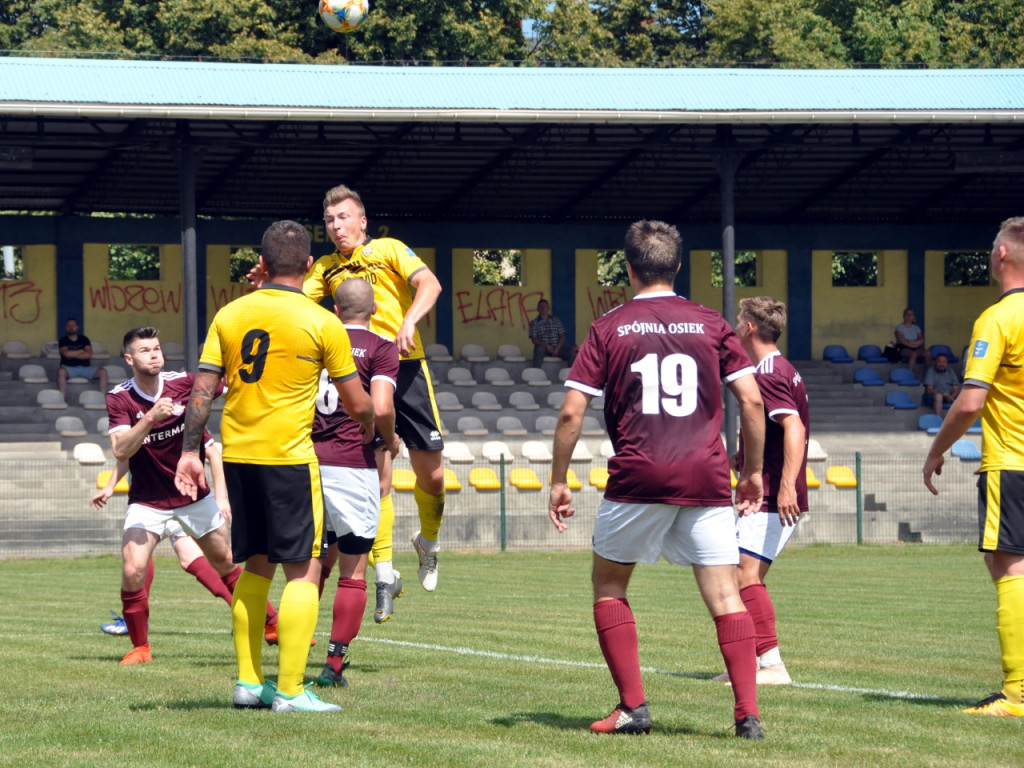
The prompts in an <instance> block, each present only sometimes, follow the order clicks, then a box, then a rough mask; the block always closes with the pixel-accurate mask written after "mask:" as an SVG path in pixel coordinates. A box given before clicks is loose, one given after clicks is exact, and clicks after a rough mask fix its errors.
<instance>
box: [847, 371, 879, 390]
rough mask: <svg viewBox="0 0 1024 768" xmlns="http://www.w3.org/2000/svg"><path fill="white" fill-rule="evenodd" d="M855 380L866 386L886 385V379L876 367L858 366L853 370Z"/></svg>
mask: <svg viewBox="0 0 1024 768" xmlns="http://www.w3.org/2000/svg"><path fill="white" fill-rule="evenodd" d="M853 380H854V381H855V382H857V383H858V384H860V385H862V386H865V387H884V386H885V381H884V380H883V379H882V377H881V376H879V375H878V371H876V370H875V369H874V368H858V369H857V370H856V371H854V372H853Z"/></svg>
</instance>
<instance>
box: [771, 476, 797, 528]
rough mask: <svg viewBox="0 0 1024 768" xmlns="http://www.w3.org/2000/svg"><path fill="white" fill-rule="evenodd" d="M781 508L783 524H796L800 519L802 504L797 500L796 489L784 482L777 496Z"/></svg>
mask: <svg viewBox="0 0 1024 768" xmlns="http://www.w3.org/2000/svg"><path fill="white" fill-rule="evenodd" d="M776 506H778V508H779V522H780V523H782V524H783V525H796V523H797V520H799V519H800V505H799V504H797V502H796V489H795V488H793V487H792V486H788V485H786V484H783V485H782V486H781V487H780V488H779V494H778V496H777V497H776Z"/></svg>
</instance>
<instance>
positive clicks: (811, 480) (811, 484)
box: [807, 467, 821, 488]
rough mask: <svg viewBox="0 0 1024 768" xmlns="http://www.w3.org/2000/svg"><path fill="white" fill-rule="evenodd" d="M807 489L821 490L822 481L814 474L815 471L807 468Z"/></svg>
mask: <svg viewBox="0 0 1024 768" xmlns="http://www.w3.org/2000/svg"><path fill="white" fill-rule="evenodd" d="M807 487H808V488H821V480H819V479H818V476H817V475H816V474H814V470H813V469H811V468H810V467H808V468H807Z"/></svg>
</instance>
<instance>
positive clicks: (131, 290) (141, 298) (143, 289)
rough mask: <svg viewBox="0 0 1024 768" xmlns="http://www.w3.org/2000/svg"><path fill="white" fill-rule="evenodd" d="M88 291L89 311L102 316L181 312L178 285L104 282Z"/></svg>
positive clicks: (89, 288)
mask: <svg viewBox="0 0 1024 768" xmlns="http://www.w3.org/2000/svg"><path fill="white" fill-rule="evenodd" d="M87 290H88V292H89V304H90V307H91V308H92V309H98V310H101V311H104V312H133V313H134V312H144V313H147V314H165V313H168V312H170V313H172V314H179V313H180V312H181V283H178V284H177V285H174V286H168V285H160V284H153V283H128V282H121V281H116V282H113V283H112V282H110V280H108V279H107V278H104V279H103V282H102V283H101V284H100V285H97V286H91V285H90V286H88V289H87Z"/></svg>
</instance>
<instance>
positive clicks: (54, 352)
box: [42, 341, 60, 360]
mask: <svg viewBox="0 0 1024 768" xmlns="http://www.w3.org/2000/svg"><path fill="white" fill-rule="evenodd" d="M42 353H43V357H44V358H46V359H47V360H60V344H58V343H57V342H56V341H45V342H43V348H42Z"/></svg>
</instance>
